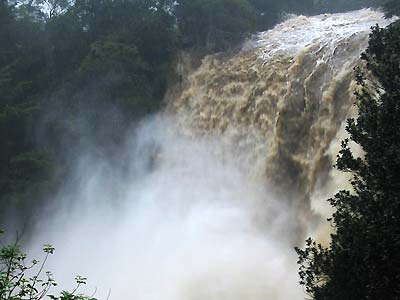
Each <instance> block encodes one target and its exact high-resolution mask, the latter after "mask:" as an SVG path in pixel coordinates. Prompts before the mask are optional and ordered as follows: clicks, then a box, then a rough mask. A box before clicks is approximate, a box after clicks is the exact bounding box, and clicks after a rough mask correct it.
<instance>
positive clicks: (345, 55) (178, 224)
mask: <svg viewBox="0 0 400 300" xmlns="http://www.w3.org/2000/svg"><path fill="white" fill-rule="evenodd" d="M375 23H380V24H382V25H386V24H388V23H389V20H383V17H382V14H381V13H379V12H375V11H371V10H361V11H357V12H350V13H346V14H335V15H322V16H316V17H303V16H300V17H293V18H291V19H289V20H287V21H285V22H284V23H282V24H280V25H278V26H276V28H274V29H273V30H270V31H268V32H264V33H259V34H258V35H257V36H255V37H254V38H253V39H252V40H251V41H249V42H248V43H246V45H245V46H244V48H243V50H242V51H241V52H240V53H239V54H237V55H235V56H233V57H232V56H231V57H224V55H215V56H208V57H206V58H204V59H203V62H202V64H201V65H200V67H199V68H198V69H197V70H195V71H193V72H192V73H191V74H190V76H188V77H187V78H185V80H184V82H183V83H182V84H181V86H180V87H179V88H175V91H178V92H175V97H174V98H173V99H169V103H168V107H167V110H166V112H164V113H162V114H160V115H158V116H154V117H152V118H150V119H148V120H145V121H144V122H143V124H142V125H141V126H140V127H139V128H137V129H136V130H135V131H134V132H132V134H131V136H129V137H127V139H126V145H125V147H124V148H123V149H121V153H120V164H119V165H118V167H117V166H116V164H115V163H114V162H109V161H107V160H103V159H99V158H96V157H94V156H92V155H91V152H90V151H89V152H88V153H82V154H79V155H77V157H79V159H78V160H77V161H76V162H75V163H76V168H75V170H76V172H75V175H74V176H71V178H66V179H65V184H64V187H63V189H61V190H60V191H59V193H58V194H57V195H55V197H54V200H53V201H52V203H54V205H53V206H52V207H49V208H46V210H45V211H43V217H42V221H41V222H40V224H39V225H38V227H37V229H36V230H37V234H36V236H37V237H36V238H35V239H34V241H33V243H32V246H31V248H32V249H33V250H32V251H33V252H35V251H36V250H37V245H38V243H41V242H43V243H44V242H46V243H48V242H49V243H52V244H53V245H54V246H55V247H56V249H57V250H56V254H55V255H54V257H52V258H51V260H50V262H49V265H48V268H49V269H51V270H53V272H54V274H55V277H56V278H58V279H59V280H60V281H61V283H62V284H63V287H65V288H69V287H72V285H73V280H72V279H73V277H74V275H76V274H80V275H84V276H87V277H88V278H89V284H88V286H87V290H86V291H87V292H88V293H90V291H94V290H96V289H97V292H96V297H98V298H99V299H105V298H106V297H107V294H108V292H109V290H111V296H110V299H116V300H122V299H124V300H125V299H135V300H159V299H163V300H190V299H192V300H200V299H215V300H217V299H218V300H236V299H237V300H261V299H263V300H272V299H274V300H280V299H282V300H288V299H290V300H293V299H303V298H304V294H303V291H302V289H301V288H300V287H299V286H298V283H297V282H298V278H297V266H296V256H295V253H294V251H293V249H292V246H293V245H294V244H296V243H299V242H300V241H302V240H303V239H304V238H305V237H306V234H309V233H315V234H318V235H319V236H320V237H321V238H323V237H324V236H325V235H326V229H325V228H323V227H321V226H319V224H320V218H319V217H318V216H319V215H323V214H324V213H326V205H325V204H323V203H324V201H325V200H326V199H327V197H329V196H331V195H332V194H333V193H334V191H335V189H337V188H338V186H343V184H344V183H345V182H346V179H343V178H342V177H340V176H338V175H337V174H335V173H334V171H333V170H332V167H331V165H332V157H334V156H335V154H336V152H337V147H338V141H340V139H341V138H342V137H343V136H344V131H343V123H344V121H345V119H346V117H347V116H349V115H351V114H352V113H354V112H353V110H352V108H351V107H352V103H353V101H354V99H353V96H352V94H353V90H354V88H355V84H354V81H353V77H354V76H353V67H354V66H356V65H357V64H358V63H359V56H360V53H361V52H362V51H363V50H364V49H365V47H366V45H367V40H368V32H369V28H370V27H371V25H373V24H375ZM171 88H173V87H171ZM121 165H122V166H121ZM316 232H317V233H316Z"/></svg>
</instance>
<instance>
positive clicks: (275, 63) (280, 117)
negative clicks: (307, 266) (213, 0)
mask: <svg viewBox="0 0 400 300" xmlns="http://www.w3.org/2000/svg"><path fill="white" fill-rule="evenodd" d="M389 22H390V20H384V19H383V15H382V13H380V12H376V11H371V10H367V9H365V10H360V11H356V12H350V13H343V14H334V15H320V16H315V17H304V16H295V17H292V18H290V19H289V20H287V21H285V22H283V23H282V24H280V25H278V26H276V27H275V28H274V29H272V30H270V31H267V32H263V33H259V34H257V35H256V36H254V37H253V38H252V39H251V40H250V41H248V42H247V43H246V44H245V45H244V47H243V50H242V51H241V52H240V53H238V54H236V55H234V56H233V57H229V58H226V57H223V55H222V54H219V55H213V56H207V57H205V58H204V59H203V61H202V63H201V65H200V67H198V68H197V70H195V71H193V72H192V73H191V74H190V75H188V76H187V77H186V78H183V80H184V82H183V83H182V85H183V89H182V90H181V93H180V95H179V96H178V97H176V98H175V99H173V100H169V101H168V102H169V106H168V109H169V111H170V112H172V113H174V114H176V116H177V117H178V120H179V121H178V122H179V128H180V130H181V131H182V132H183V133H185V134H187V135H194V136H195V135H202V136H207V135H210V136H214V137H217V138H219V139H220V140H221V141H222V142H223V144H224V145H225V146H226V147H225V148H224V149H225V151H224V153H223V155H225V156H233V157H235V158H236V159H237V163H238V164H239V165H240V167H241V168H243V172H248V175H249V176H254V177H255V178H258V179H260V178H264V179H265V180H266V182H269V183H270V184H271V185H272V186H274V187H275V189H276V192H277V193H284V194H285V196H286V198H287V200H288V201H290V203H291V205H293V206H297V207H298V209H299V211H300V212H303V213H300V214H299V216H303V217H299V218H303V219H308V215H307V212H309V211H310V209H309V208H310V199H311V198H313V197H314V198H315V195H316V194H319V195H321V194H323V192H321V190H324V189H329V185H332V184H333V183H334V182H335V180H333V179H334V178H333V177H334V173H333V172H332V164H333V161H334V158H335V156H336V153H337V150H338V147H339V146H338V145H339V142H340V139H341V137H342V136H343V127H344V122H345V120H346V118H347V117H348V116H350V115H351V114H353V113H354V106H353V103H354V97H353V92H354V90H355V88H356V85H355V82H354V80H353V78H354V72H353V69H354V67H355V66H356V65H357V64H359V63H360V60H359V57H360V54H361V53H362V52H363V51H364V49H365V48H366V46H367V43H368V35H369V31H370V27H371V26H373V25H375V24H377V23H379V24H380V25H381V26H385V25H387V24H388V23H389ZM184 76H186V74H184ZM331 189H332V188H331ZM313 195H314V196H313ZM321 200H326V198H324V199H321ZM315 209H317V210H318V205H315ZM320 210H321V209H320ZM299 221H301V220H299ZM303 222H308V221H306V220H303Z"/></svg>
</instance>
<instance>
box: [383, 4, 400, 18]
mask: <svg viewBox="0 0 400 300" xmlns="http://www.w3.org/2000/svg"><path fill="white" fill-rule="evenodd" d="M384 9H385V12H386V16H388V17H392V16H400V2H399V1H398V0H390V1H388V2H387V3H385V5H384Z"/></svg>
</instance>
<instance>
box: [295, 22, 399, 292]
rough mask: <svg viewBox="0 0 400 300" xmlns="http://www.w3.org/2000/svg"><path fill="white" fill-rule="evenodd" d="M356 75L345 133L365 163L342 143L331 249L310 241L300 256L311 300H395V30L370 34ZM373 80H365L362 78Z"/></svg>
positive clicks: (396, 109)
mask: <svg viewBox="0 0 400 300" xmlns="http://www.w3.org/2000/svg"><path fill="white" fill-rule="evenodd" d="M362 59H363V60H364V61H365V62H366V67H367V71H368V73H369V74H370V75H368V76H367V74H366V73H363V72H362V71H361V70H358V71H357V82H358V85H359V90H358V91H357V92H356V96H357V106H358V109H359V115H358V118H357V119H356V120H354V119H349V120H348V123H347V127H346V130H347V131H348V133H349V134H350V139H351V140H352V141H353V142H355V143H356V144H358V145H360V146H361V148H362V149H363V150H364V152H365V156H364V157H362V158H361V157H354V155H353V153H352V151H351V149H350V147H349V140H348V139H347V140H345V141H343V142H342V149H341V150H340V152H339V155H338V159H337V164H336V166H337V168H338V169H339V170H341V171H343V172H351V173H352V175H353V177H352V180H351V184H352V186H353V191H352V192H350V191H340V192H339V193H337V194H336V195H335V197H334V198H333V199H330V200H329V201H330V203H331V205H332V206H333V207H334V208H335V209H336V212H335V213H334V214H333V216H332V218H331V219H329V221H330V222H331V223H332V224H333V226H334V229H335V233H334V234H332V235H331V242H330V245H329V247H323V246H321V245H319V244H317V242H316V241H314V240H312V239H311V238H310V239H308V240H307V242H306V248H305V249H304V250H302V249H299V248H296V251H297V253H298V255H299V264H300V272H299V275H300V279H301V280H300V283H301V284H302V285H304V286H305V288H306V291H307V293H308V294H309V295H310V296H311V298H312V299H315V300H336V299H337V300H339V299H340V300H354V299H357V300H364V299H373V300H388V299H400V252H399V249H400V218H399V215H400V131H399V128H400V24H399V23H397V24H393V25H391V26H389V27H388V28H387V29H382V28H379V27H378V26H376V27H374V28H373V32H372V34H371V36H370V42H369V47H368V49H367V51H366V52H365V53H364V54H363V55H362ZM368 77H369V78H371V77H373V78H375V80H368V79H367V78H368Z"/></svg>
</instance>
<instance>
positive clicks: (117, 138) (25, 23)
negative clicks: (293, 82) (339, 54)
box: [0, 0, 395, 215]
mask: <svg viewBox="0 0 400 300" xmlns="http://www.w3.org/2000/svg"><path fill="white" fill-rule="evenodd" d="M368 1H369V0H364V1H361V0H360V1H356V0H353V1H350V2H346V3H353V4H354V5H353V6H352V8H353V7H354V8H355V7H359V6H360V5H361V4H366V3H367V4H369V3H370V2H368ZM371 1H372V0H371ZM333 2H335V1H327V0H325V1H322V0H321V1H312V0H301V1H300V0H296V1H295V0H282V1H275V0H179V1H172V0H75V1H70V0H0V134H1V137H2V147H1V149H0V204H1V206H2V212H3V213H4V212H5V210H6V209H7V208H10V207H11V208H13V209H15V210H17V211H19V212H23V211H24V210H27V211H30V209H31V208H32V207H34V206H37V205H33V203H35V204H37V203H38V202H37V201H38V199H44V198H46V197H45V195H46V194H48V193H52V192H54V190H55V189H56V188H57V185H58V182H59V181H61V178H63V177H64V175H65V174H67V173H68V171H69V163H68V157H69V156H70V155H71V153H72V154H73V153H74V152H76V151H77V150H79V149H81V148H85V147H88V146H89V145H95V146H96V147H92V148H91V149H96V150H95V151H94V152H93V155H101V156H111V157H112V156H113V155H115V153H116V151H114V150H115V149H117V148H118V145H119V143H121V142H122V140H123V137H124V134H125V131H126V130H127V128H131V127H132V126H134V124H135V122H137V121H138V120H140V119H141V118H143V117H145V116H146V115H148V114H149V113H151V112H154V111H157V110H158V109H159V108H160V107H161V106H162V99H163V96H164V93H165V91H166V87H167V84H168V81H173V80H175V79H174V78H178V77H177V76H176V74H174V72H173V70H174V68H173V66H174V61H175V57H176V55H177V53H178V52H179V51H181V50H187V51H194V52H196V53H197V54H199V53H200V55H204V54H207V53H210V52H215V51H221V50H227V49H235V46H236V45H238V44H239V43H240V42H241V41H242V40H243V39H244V38H245V37H247V36H248V35H249V34H250V33H252V32H254V31H255V30H265V29H267V28H270V27H271V26H273V25H274V24H276V23H277V22H278V21H279V20H280V19H281V16H282V13H284V12H294V13H305V14H312V13H315V12H319V11H322V10H327V9H331V8H332V7H331V6H333V4H332V3H333ZM375 2H376V1H375ZM335 3H336V2H335ZM394 6H395V5H394ZM394 6H393V7H394ZM346 7H347V6H346V5H343V7H342V9H343V8H346ZM336 8H337V7H335V9H336ZM393 12H395V10H394V8H393ZM29 203H32V205H30V204H29ZM0 215H2V213H0Z"/></svg>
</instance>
